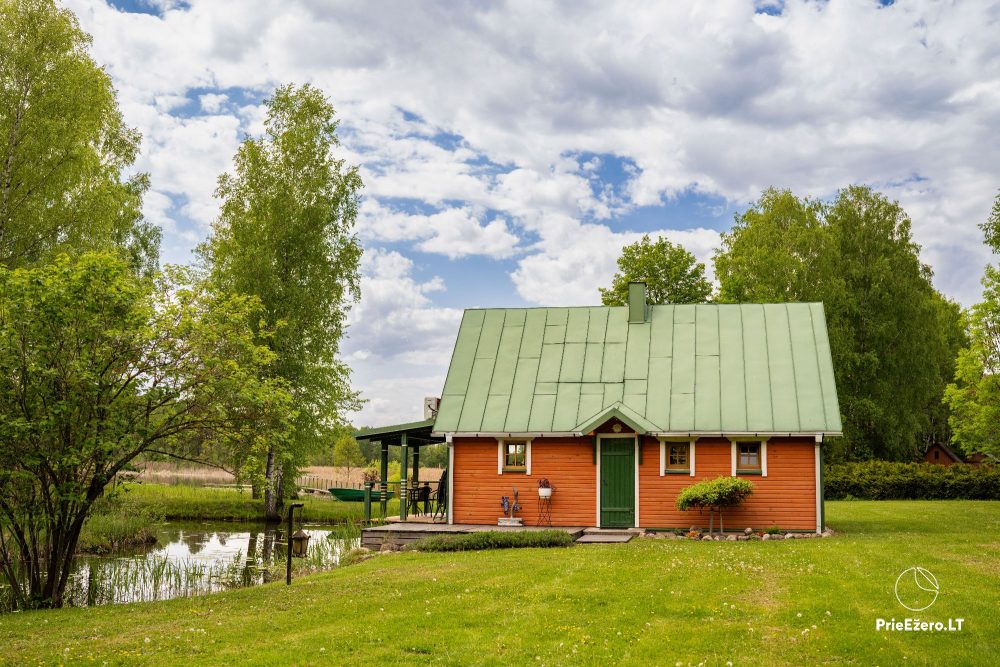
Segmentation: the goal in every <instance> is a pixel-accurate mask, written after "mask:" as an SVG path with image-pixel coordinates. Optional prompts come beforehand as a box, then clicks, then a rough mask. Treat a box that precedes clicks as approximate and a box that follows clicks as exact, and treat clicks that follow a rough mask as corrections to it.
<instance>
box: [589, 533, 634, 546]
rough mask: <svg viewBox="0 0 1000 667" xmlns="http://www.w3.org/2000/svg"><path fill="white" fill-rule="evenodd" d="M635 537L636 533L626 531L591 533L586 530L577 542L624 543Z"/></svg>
mask: <svg viewBox="0 0 1000 667" xmlns="http://www.w3.org/2000/svg"><path fill="white" fill-rule="evenodd" d="M633 537H635V534H634V533H627V532H624V531H621V532H619V531H614V532H610V531H609V532H604V531H602V532H600V533H591V532H585V533H584V534H583V535H581V536H580V537H578V538H577V540H576V543H577V544H622V543H624V542H628V541H629V540H631V539H632V538H633Z"/></svg>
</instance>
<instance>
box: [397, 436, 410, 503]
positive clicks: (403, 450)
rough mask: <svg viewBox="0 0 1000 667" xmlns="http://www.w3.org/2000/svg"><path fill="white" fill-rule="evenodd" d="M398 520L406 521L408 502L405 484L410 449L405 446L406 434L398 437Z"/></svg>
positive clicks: (407, 488) (407, 487)
mask: <svg viewBox="0 0 1000 667" xmlns="http://www.w3.org/2000/svg"><path fill="white" fill-rule="evenodd" d="M399 444H400V445H401V447H400V451H399V520H400V521H406V511H407V509H408V508H407V506H406V505H407V502H406V501H407V500H409V493H407V491H408V490H409V486H408V485H407V484H406V477H407V474H406V473H407V470H406V469H407V467H408V466H409V463H410V447H409V445H407V444H406V433H401V434H400V436H399Z"/></svg>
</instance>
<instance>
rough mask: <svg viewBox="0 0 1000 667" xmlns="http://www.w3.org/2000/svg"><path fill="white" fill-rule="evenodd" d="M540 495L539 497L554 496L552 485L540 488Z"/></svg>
mask: <svg viewBox="0 0 1000 667" xmlns="http://www.w3.org/2000/svg"><path fill="white" fill-rule="evenodd" d="M538 497H539V498H551V497H552V487H551V486H550V487H548V488H544V487H543V488H540V489H538Z"/></svg>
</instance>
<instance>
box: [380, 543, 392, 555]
mask: <svg viewBox="0 0 1000 667" xmlns="http://www.w3.org/2000/svg"><path fill="white" fill-rule="evenodd" d="M395 550H396V545H395V544H393V543H392V542H383V543H382V546H381V547H380V548H379V552H381V553H387V552H390V551H395Z"/></svg>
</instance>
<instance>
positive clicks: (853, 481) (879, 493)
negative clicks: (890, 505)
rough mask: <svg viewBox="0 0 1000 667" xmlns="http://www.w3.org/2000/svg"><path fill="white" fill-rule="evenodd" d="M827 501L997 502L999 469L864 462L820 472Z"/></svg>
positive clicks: (997, 467) (838, 466)
mask: <svg viewBox="0 0 1000 667" xmlns="http://www.w3.org/2000/svg"><path fill="white" fill-rule="evenodd" d="M823 492H824V494H825V497H826V498H827V499H828V500H842V499H845V498H846V499H859V500H1000V466H996V465H982V466H973V465H951V466H942V465H934V464H932V463H899V462H896V461H864V462H862V463H844V464H839V465H830V466H827V467H826V468H824V469H823Z"/></svg>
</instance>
